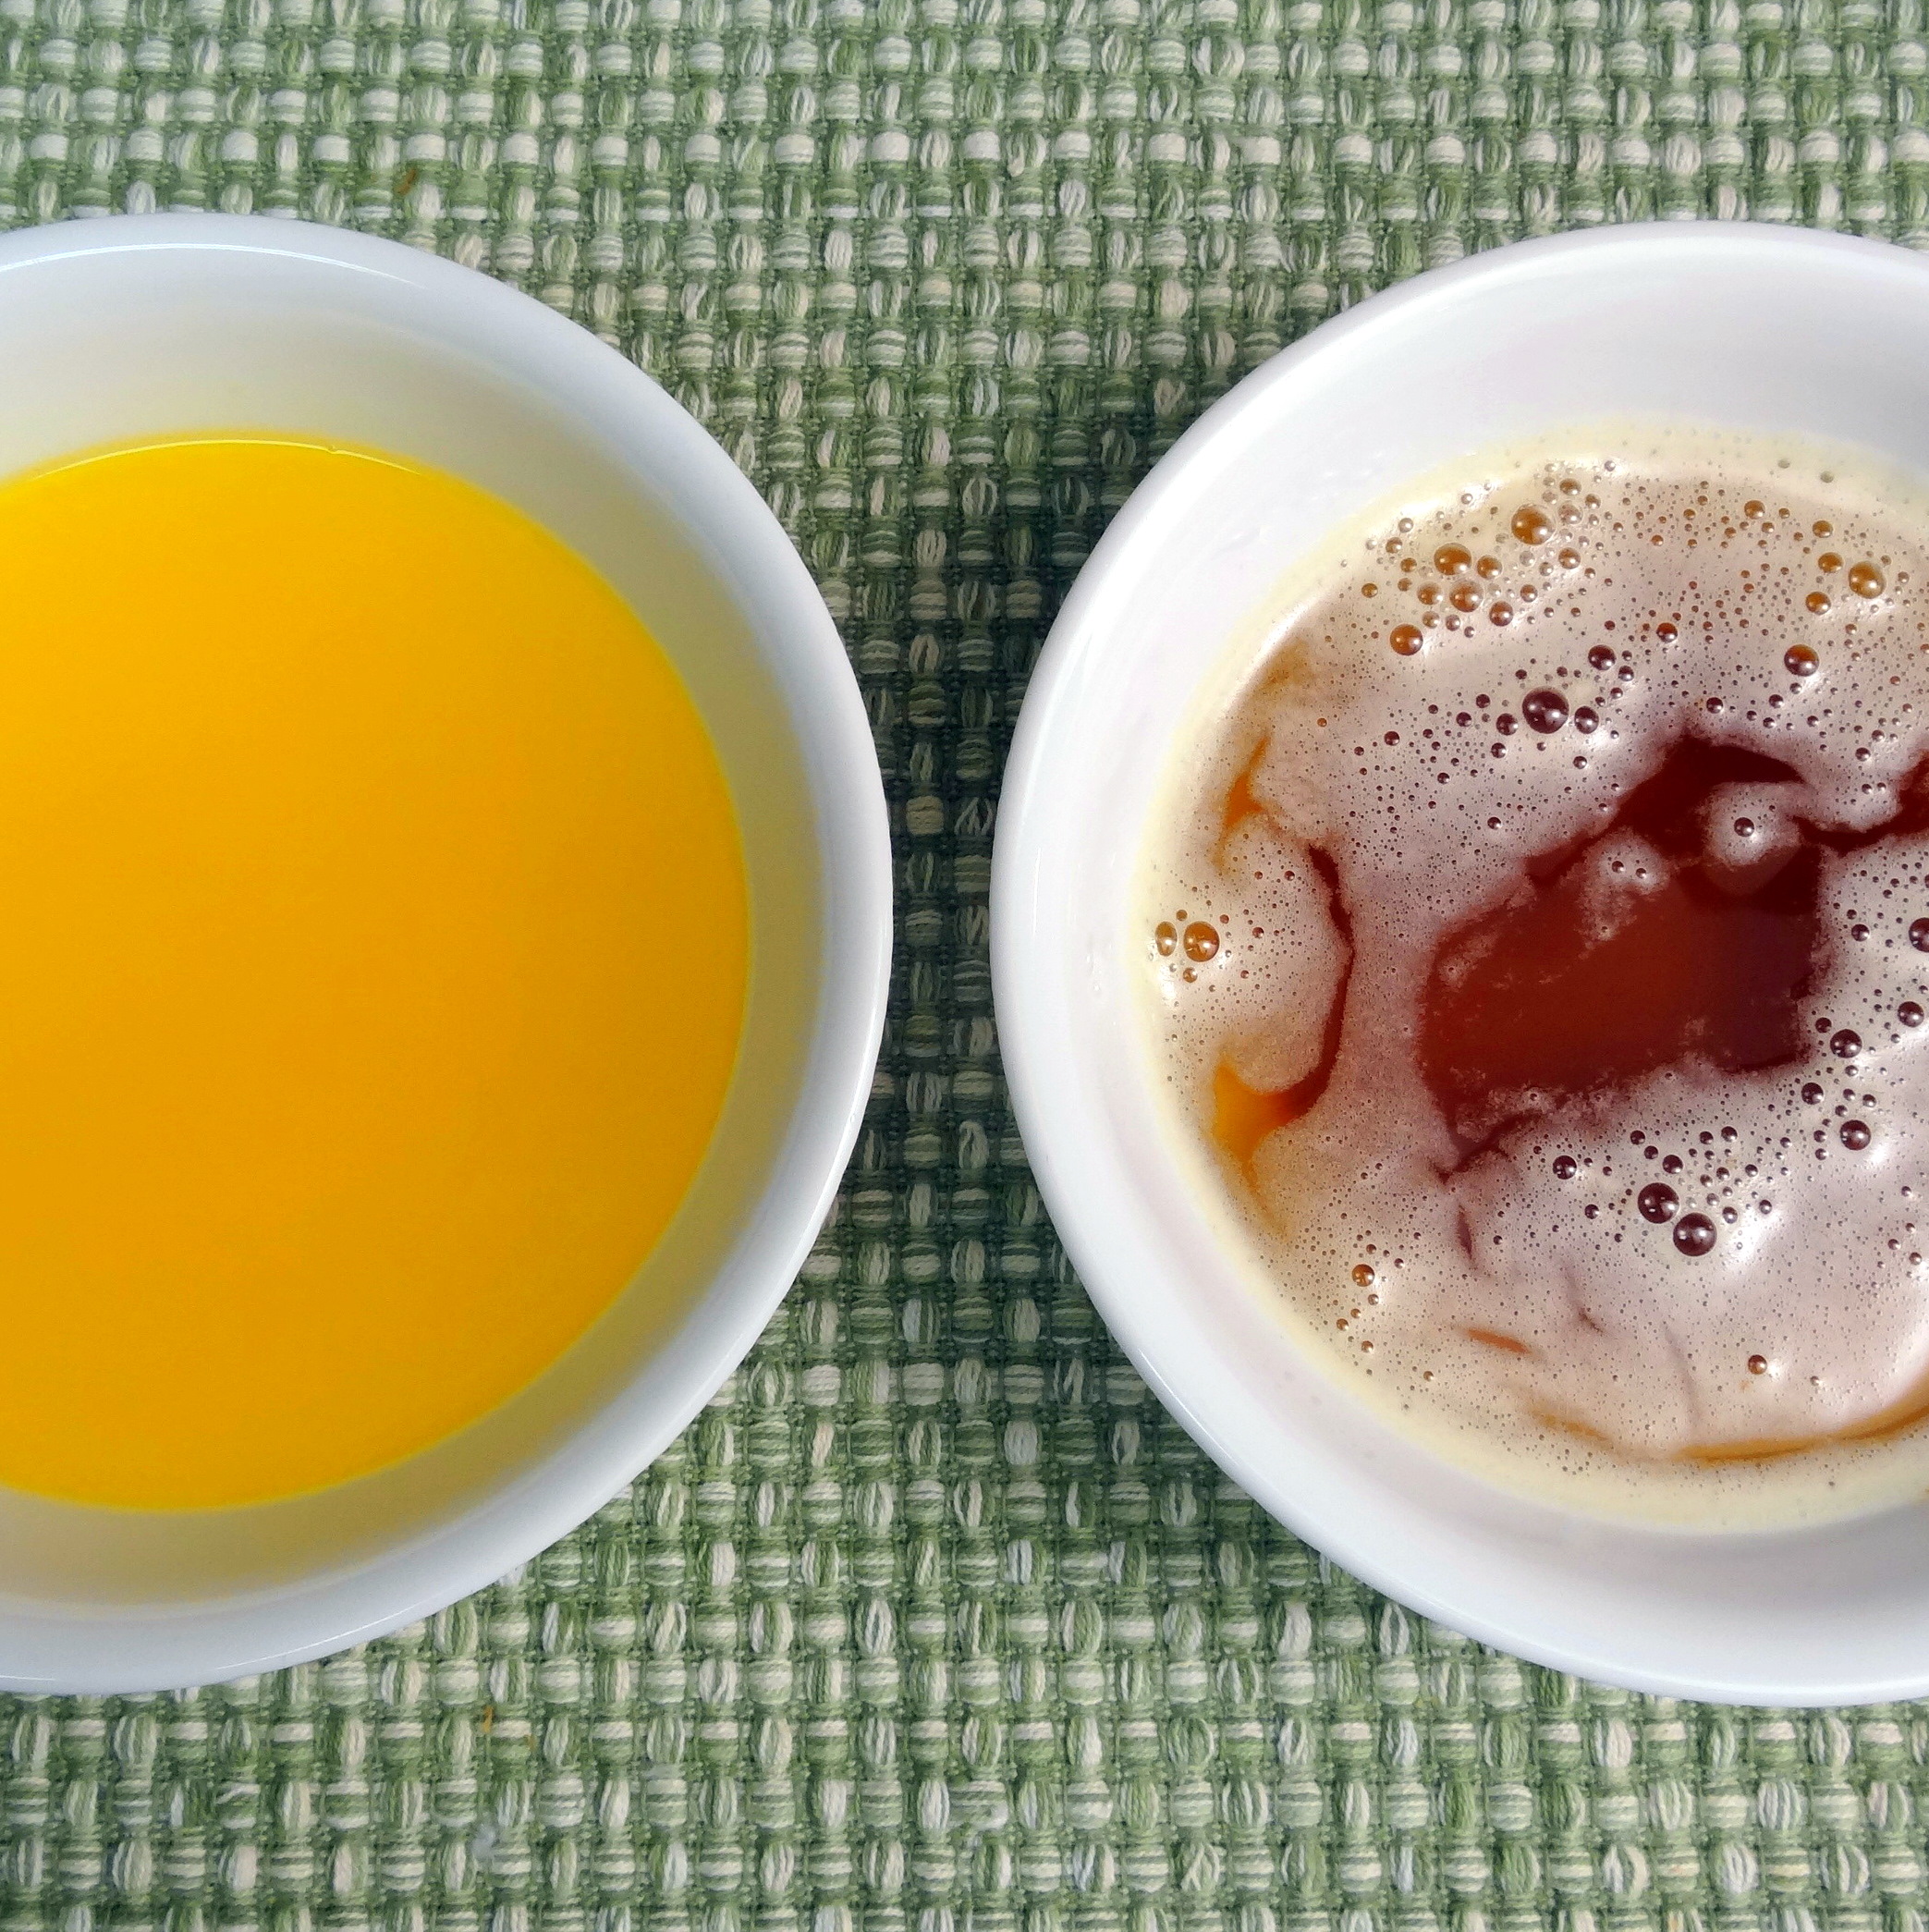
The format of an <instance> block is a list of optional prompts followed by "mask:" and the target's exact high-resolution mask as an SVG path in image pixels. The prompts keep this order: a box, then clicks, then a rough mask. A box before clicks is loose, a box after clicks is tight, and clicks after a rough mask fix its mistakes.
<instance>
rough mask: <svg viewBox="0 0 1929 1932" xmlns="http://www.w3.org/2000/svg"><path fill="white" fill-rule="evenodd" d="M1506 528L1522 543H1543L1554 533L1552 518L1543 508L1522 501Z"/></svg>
mask: <svg viewBox="0 0 1929 1932" xmlns="http://www.w3.org/2000/svg"><path fill="white" fill-rule="evenodd" d="M1508 529H1509V530H1511V531H1512V532H1513V533H1514V534H1515V535H1516V536H1517V537H1519V538H1520V541H1521V542H1522V543H1523V544H1544V543H1545V542H1546V541H1547V539H1548V538H1549V537H1551V536H1552V535H1553V534H1554V519H1553V518H1552V517H1550V516H1549V515H1548V514H1547V512H1546V511H1545V510H1544V509H1537V508H1535V507H1534V506H1533V505H1532V504H1531V503H1523V504H1522V505H1521V506H1520V508H1519V509H1517V510H1516V511H1515V512H1514V520H1513V521H1512V522H1511V523H1509V524H1508Z"/></svg>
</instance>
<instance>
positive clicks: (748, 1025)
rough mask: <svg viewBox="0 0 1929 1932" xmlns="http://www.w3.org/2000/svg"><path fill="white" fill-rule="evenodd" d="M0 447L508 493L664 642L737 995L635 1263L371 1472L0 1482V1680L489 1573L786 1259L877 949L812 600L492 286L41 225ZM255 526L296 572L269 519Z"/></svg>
mask: <svg viewBox="0 0 1929 1932" xmlns="http://www.w3.org/2000/svg"><path fill="white" fill-rule="evenodd" d="M0 369H5V370H6V382H5V383H4V384H0V474H5V473H7V472H11V471H16V470H18V469H20V468H22V467H24V466H26V465H28V464H31V463H35V462H39V461H43V460H45V459H49V458H52V457H55V456H59V455H61V454H63V453H66V452H68V451H72V450H78V449H81V448H85V447H87V446H90V445H96V444H101V443H107V442H116V441H122V440H126V439H128V438H132V437H138V436H141V435H146V434H167V433H170V432H180V431H194V430H204V429H216V428H223V429H226V428H236V427H242V428H255V429H284V430H289V431H299V432H305V433H309V434H324V435H336V436H339V437H341V438H343V439H344V440H348V441H354V442H358V443H363V444H373V445H377V446H381V447H384V448H386V449H389V450H393V451H396V452H398V453H400V454H402V455H406V456H410V457H414V458H417V459H421V460H423V461H426V462H429V463H433V464H436V465H439V466H440V467H442V468H443V469H446V470H448V471H454V472H455V473H456V474H458V475H459V476H463V477H466V478H468V479H470V481H471V482H473V483H478V484H480V485H482V487H483V488H485V489H488V490H492V491H494V493H495V494H496V495H499V496H502V497H504V498H506V499H507V500H508V501H509V502H511V503H513V504H515V505H517V506H518V507H519V508H521V509H522V510H524V511H526V512H527V513H528V514H529V515H530V516H531V517H533V518H534V519H536V520H538V521H539V522H541V523H543V524H545V525H546V526H547V527H548V528H549V529H551V530H553V531H554V532H556V533H557V534H558V535H559V536H561V537H562V538H563V539H564V540H565V541H566V542H568V544H571V545H573V546H574V548H575V549H576V550H577V551H578V552H579V553H580V554H581V555H582V556H585V557H586V558H588V560H589V561H590V562H591V563H592V564H593V565H594V566H595V567H596V568H597V569H600V570H601V571H602V572H603V574H604V577H606V578H607V579H608V580H609V581H610V582H611V583H612V584H614V585H615V586H616V588H617V590H618V591H619V592H621V593H623V594H624V595H625V596H626V597H627V598H628V599H629V602H630V603H631V604H632V605H633V606H634V607H635V609H636V610H637V612H638V614H639V615H640V616H641V618H643V619H644V621H645V622H646V623H647V624H648V625H649V627H650V629H651V630H652V631H653V633H654V634H655V636H656V637H657V638H658V640H659V641H660V642H662V643H663V645H664V647H665V649H666V650H667V651H668V653H669V654H670V655H671V657H672V658H673V659H674V660H675V661H676V663H677V665H678V669H679V670H680V671H681V672H682V674H683V677H684V679H686V681H687V683H688V684H689V686H690V690H691V691H692V693H693V695H694V696H695V698H696V700H697V703H698V705H699V707H700V709H701V710H702V713H703V715H704V718H705V720H706V722H707V723H708V725H709V727H710V728H711V732H712V735H713V737H714V740H715V742H716V745H717V748H718V751H719V752H720V754H721V757H722V760H723V764H724V767H725V771H726V775H727V776H728V778H729V780H730V783H731V787H732V789H733V792H734V794H735V797H736V801H737V805H738V811H739V818H740V821H741V825H742V830H743V836H744V844H745V851H746V857H747V861H748V868H749V874H750V887H751V917H752V925H753V935H752V970H751V995H750V1004H749V1008H748V1011H747V1015H746V1022H745V1033H744V1037H743V1045H742V1049H741V1054H740V1058H739V1073H738V1076H737V1079H736V1081H735V1082H734V1083H733V1086H732V1089H731V1093H730V1096H729V1099H728V1101H727V1103H726V1110H725V1114H724V1117H723V1119H722V1122H721V1123H720V1126H719V1129H718V1132H717V1136H716V1140H715V1143H714V1146H713V1148H712V1151H711V1154H710V1156H708V1158H707V1159H706V1161H705V1164H704V1166H703V1168H702V1171H701V1172H700V1174H699V1176H698V1179H697V1181H696V1183H695V1185H694V1187H693V1189H692V1191H691V1193H690V1197H689V1198H688V1199H687V1200H686V1202H685V1204H684V1205H683V1207H682V1209H681V1210H680V1211H679V1213H678V1217H677V1219H676V1221H675V1222H674V1223H673V1224H672V1226H671V1228H670V1230H669V1231H668V1233H667V1234H666V1235H665V1238H664V1240H663V1241H662V1242H661V1243H660V1244H659V1246H658V1248H657V1250H656V1252H655V1253H653V1254H652V1256H651V1257H650V1259H649V1261H648V1263H647V1264H646V1266H645V1268H644V1270H643V1273H642V1275H641V1276H640V1277H639V1282H640V1283H646V1284H647V1287H646V1288H644V1289H643V1290H641V1291H638V1290H635V1289H633V1290H632V1291H631V1292H630V1293H629V1294H626V1295H625V1296H623V1297H620V1298H619V1299H618V1301H617V1303H616V1305H615V1306H614V1307H613V1308H612V1309H611V1311H610V1312H609V1313H608V1314H606V1315H605V1316H604V1317H603V1318H602V1319H601V1320H600V1321H599V1322H598V1323H597V1324H596V1325H595V1326H594V1327H592V1329H591V1330H590V1332H589V1334H588V1335H587V1336H586V1337H585V1338H584V1339H583V1340H582V1341H581V1342H580V1343H579V1344H578V1345H577V1346H576V1347H575V1348H574V1349H572V1350H571V1351H569V1352H568V1354H566V1355H565V1356H564V1358H563V1359H562V1360H561V1362H559V1363H557V1364H556V1366H555V1367H554V1368H553V1369H552V1370H550V1371H549V1372H548V1373H547V1374H545V1375H544V1376H542V1377H541V1378H540V1379H539V1380H538V1381H537V1382H536V1383H535V1384H534V1385H533V1387H532V1388H530V1389H528V1390H526V1391H525V1392H524V1393H523V1394H522V1395H520V1396H518V1397H517V1398H515V1399H514V1400H512V1401H510V1402H508V1403H507V1404H506V1405H504V1407H502V1408H501V1409H499V1410H497V1411H496V1412H494V1413H493V1414H491V1415H490V1416H488V1417H486V1418H485V1419H484V1420H483V1421H482V1422H481V1423H478V1424H476V1425H474V1426H472V1427H470V1428H469V1429H467V1430H464V1431H463V1432H462V1433H461V1434H459V1435H458V1436H457V1437H453V1438H451V1439H450V1440H449V1441H447V1442H446V1443H443V1444H441V1445H439V1446H437V1447H436V1448H434V1449H430V1450H428V1451H425V1452H424V1453H423V1454H421V1455H420V1456H417V1457H414V1458H412V1459H411V1460H409V1461H407V1462H404V1463H402V1464H400V1465H398V1466H397V1468H395V1469H392V1470H389V1471H386V1472H384V1473H380V1474H377V1475H374V1476H370V1477H367V1478H364V1479H362V1480H360V1481H358V1482H354V1483H349V1484H346V1485H343V1486H339V1487H337V1488H335V1489H331V1490H328V1491H325V1492H324V1493H322V1494H320V1495H316V1496H311V1497H306V1498H298V1499H296V1500H293V1501H287V1502H280V1503H275V1504H270V1505H266V1506H262V1507H259V1508H253V1509H243V1510H205V1511H193V1512H181V1513H170V1514H145V1513H142V1512H140V1511H132V1510H127V1511H123V1510H94V1509H81V1508H76V1507H69V1506H66V1505H61V1504H55V1503H51V1502H47V1501H45V1500H42V1499H36V1498H31V1497H26V1496H21V1495H18V1494H7V1493H4V1492H0V1685H4V1686H6V1687H8V1688H12V1689H18V1690H36V1691H43V1690H90V1691H114V1690H136V1689H152V1688H159V1687H165V1686H173V1685H181V1684H188V1683H192V1682H196V1681H205V1680H208V1679H211V1678H220V1677H229V1676H235V1675H238V1674H240V1673H242V1672H245V1671H250V1670H256V1669H265V1668H267V1667H269V1666H272V1665H277V1664H285V1663H290V1662H294V1661H297V1660H299V1659H300V1658H303V1657H314V1656H318V1655H320V1654H322V1653H324V1652H326V1651H330V1650H334V1649H337V1648H339V1647H340V1646H341V1645H346V1644H349V1643H352V1642H355V1641H358V1640H360V1639H362V1638H366V1637H372V1636H375V1635H378V1634H380V1633H381V1632H385V1631H388V1630H392V1629H394V1628H395V1627H397V1625H398V1624H401V1623H404V1622H407V1621H409V1620H410V1619H412V1618H415V1617H418V1616H421V1615H423V1614H424V1613H426V1612H428V1611H430V1610H433V1609H435V1608H439V1607H440V1606H441V1605H443V1604H446V1603H447V1602H449V1601H451V1600H452V1599H453V1598H455V1597H457V1596H461V1595H463V1594H464V1593H466V1592H468V1591H470V1590H473V1589H476V1588H479V1587H480V1586H482V1584H487V1583H489V1582H491V1581H492V1580H494V1578H496V1577H498V1576H500V1575H502V1574H503V1573H504V1572H505V1571H508V1570H510V1569H512V1568H514V1567H515V1565H516V1564H518V1563H519V1562H521V1561H523V1560H524V1559H527V1558H529V1557H531V1556H532V1555H534V1554H535V1553H536V1551H538V1550H540V1549H541V1548H543V1546H544V1545H546V1544H548V1543H550V1542H552V1541H554V1540H555V1539H556V1537H557V1536H560V1535H563V1534H565V1533H566V1532H567V1531H568V1530H569V1529H570V1528H572V1527H573V1526H574V1525H575V1524H576V1523H578V1522H580V1521H581V1520H582V1519H583V1518H584V1517H586V1516H588V1515H589V1514H591V1513H592V1511H593V1510H596V1509H598V1508H599V1507H600V1506H601V1505H602V1504H603V1503H604V1502H605V1501H606V1500H607V1499H608V1498H610V1497H611V1496H612V1495H613V1494H615V1493H616V1491H617V1490H618V1489H619V1488H621V1486H623V1485H624V1484H625V1483H626V1482H628V1481H629V1478H630V1477H632V1476H633V1475H635V1473H637V1472H638V1471H639V1470H640V1469H641V1468H642V1466H643V1465H644V1464H645V1463H646V1462H647V1461H649V1460H650V1459H651V1457H653V1455H655V1454H656V1453H657V1452H658V1451H659V1450H660V1449H663V1448H664V1447H665V1445H666V1444H667V1443H668V1442H669V1440H670V1438H671V1437H673V1436H674V1435H675V1434H676V1432H677V1431H678V1429H679V1428H681V1427H682V1426H683V1425H684V1424H685V1423H687V1422H688V1421H689V1420H690V1417H691V1416H692V1415H693V1414H694V1413H695V1412H696V1411H697V1410H698V1408H699V1407H700V1406H701V1405H702V1403H703V1402H704V1401H705V1400H707V1399H708V1398H709V1397H710V1396H711V1395H712V1394H713V1393H714V1391H715V1390H716V1388H717V1387H718V1386H719V1384H720V1383H721V1382H722V1381H723V1380H724V1378H725V1376H726V1375H727V1374H728V1373H729V1371H730V1370H731V1369H732V1368H733V1367H734V1366H735V1365H736V1363H738V1362H739V1360H740V1359H741V1357H742V1355H743V1354H744V1351H746V1350H747V1349H748V1348H749V1347H750V1345H751V1342H752V1341H753V1340H754V1339H756V1336H757V1333H758V1331H759V1329H760V1328H761V1327H763V1324H764V1323H765V1321H767V1320H768V1318H769V1316H770V1314H771V1313H772V1311H773V1310H774V1309H775V1306H776V1303H777V1302H778V1301H779V1299H780V1298H781V1297H782V1295H783V1293H784V1291H785V1290H786V1288H787V1286H788V1284H789V1282H790V1280H791V1278H792V1277H793V1275H794V1274H795V1272H796V1270H797V1267H798V1266H799V1264H800V1261H801V1260H802V1258H803V1256H804V1253H805V1252H806V1251H807V1249H808V1247H809V1245H810V1243H811V1241H812V1237H813V1236H814V1234H815V1232H816V1230H817V1229H818V1226H819V1225H820V1223H821V1221H822V1219H823V1217H824V1212H825V1210H826V1208H827V1207H828V1205H829V1203H830V1199H831V1195H832V1192H833V1191H834V1189H835V1188H836V1182H837V1179H838V1176H839V1174H840V1173H841V1171H842V1169H843V1166H844V1162H845V1160H846V1158H847V1156H849V1151H850V1147H851V1143H852V1142H853V1140H854V1138H855V1136H856V1132H857V1128H858V1124H859V1120H860V1118H861V1109H862V1107H863V1104H864V1101H865V1098H866V1096H867V1094H868V1092H869V1088H870V1081H871V1075H872V1070H873V1063H874V1061H875V1058H876V1054H877V1044H878V1039H879V1034H880V1031H881V1028H882V1025H883V1018H884V1004H885V991H886V982H887V977H888V965H889V950H890V904H891V872H890V850H889V841H888V836H887V828H886V822H885V805H884V795H883V789H882V787H881V785H880V783H879V778H878V770H877V762H876V756H875V753H874V752H873V747H872V742H871V734H870V730H869V728H868V726H867V723H866V720H865V716H864V712H863V706H862V703H861V700H860V698H859V695H858V691H857V686H856V682H855V680H854V679H853V678H852V677H851V674H850V670H849V666H848V664H847V663H846V660H845V656H844V653H843V650H842V648H841V646H840V644H839V642H838V638H837V633H836V628H835V627H834V625H833V624H832V622H831V619H830V616H829V614H828V613H827V612H826V610H825V609H824V603H823V600H822V599H821V598H820V597H819V595H818V593H817V590H816V587H815V586H814V585H813V584H812V581H811V579H810V576H809V574H808V573H807V572H806V571H805V569H804V567H803V565H802V563H801V562H800V560H799V558H798V556H797V554H796V552H795V551H794V550H793V549H792V548H791V545H790V543H789V541H788V539H787V537H786V536H785V534H784V532H783V530H782V529H781V527H780V526H779V525H778V523H777V521H776V520H775V518H774V517H773V516H772V515H771V513H770V511H769V510H768V509H767V508H766V507H765V506H764V504H763V500H762V499H761V498H760V497H759V496H758V495H757V493H756V491H755V490H754V489H753V488H752V487H751V484H750V483H748V482H746V481H745V479H744V478H743V477H742V476H741V475H740V474H739V472H738V471H737V470H736V469H735V468H734V467H733V466H732V464H731V463H730V461H729V459H727V458H726V456H725V455H724V453H723V451H722V450H721V449H719V448H718V447H717V446H716V445H715V444H714V442H713V441H712V440H711V439H710V437H709V436H708V435H706V434H704V432H703V431H702V428H701V427H700V426H699V425H698V424H697V423H696V422H695V421H694V420H693V419H692V418H691V417H690V415H688V414H687V413H686V412H685V411H684V410H681V409H680V408H678V405H677V404H676V403H674V402H673V401H671V399H670V398H669V397H667V396H666V395H665V393H664V392H663V391H662V390H661V389H659V388H658V387H657V386H656V385H655V384H654V383H653V382H651V381H650V380H649V378H648V377H646V376H644V375H642V374H641V373H640V372H639V371H638V370H636V369H635V368H634V367H633V366H631V365H630V364H629V363H628V362H626V361H624V360H623V359H622V358H621V357H620V356H618V355H617V354H616V353H615V351H614V350H612V349H609V348H605V347H604V346H603V345H602V344H601V343H599V342H597V341H596V340H594V338H593V337H592V336H589V335H587V334H586V333H584V332H583V331H582V330H581V329H579V328H577V327H576V326H575V325H574V324H570V323H568V322H566V321H565V320H563V318H562V317H560V316H558V315H556V314H554V313H552V312H550V311H549V310H547V309H545V308H543V306H542V305H541V304H540V303H538V302H536V301H533V300H530V299H529V298H528V297H525V296H522V295H519V294H517V293H515V292H514V291H512V290H510V289H508V288H506V287H501V286H500V285H498V284H496V283H494V282H491V281H489V280H487V279H486V278H485V277H483V276H482V275H473V274H471V273H470V272H469V271H468V270H466V269H461V268H457V267H454V266H452V265H451V264H449V263H446V262H440V261H436V260H434V259H433V258H432V257H428V256H424V255H421V254H419V253H417V252H415V251H412V250H409V249H405V248H402V247H399V246H397V245H396V244H393V243H390V242H385V241H376V240H371V239H369V238H365V237H361V236H356V235H349V234H343V233H339V232H336V231H331V230H328V229H324V228H318V227H311V226H305V225H302V224H298V223H293V222H284V221H275V220H268V219H257V218H248V217H232V216H225V215H161V216H148V217H140V218H134V219H127V220H111V221H98V222H83V223H75V224H70V225H67V226H60V227H48V228H40V229H36V230H32V231H30V232H27V233H23V234H18V235H14V236H10V237H8V238H6V239H4V240H0ZM289 542H290V553H289V555H290V562H291V567H292V568H294V569H297V570H299V568H300V567H301V564H302V562H303V556H302V551H301V540H300V532H299V530H291V531H290V532H289ZM311 567H312V568H313V569H316V570H318V571H319V570H322V569H328V568H330V567H331V566H330V563H329V560H328V559H326V558H324V557H316V558H313V559H311ZM665 1296H668V1297H671V1298H673V1299H676V1300H678V1301H680V1304H681V1305H682V1306H683V1307H684V1308H685V1309H686V1310H687V1312H686V1314H684V1315H683V1316H682V1317H681V1318H680V1319H679V1320H678V1322H677V1323H676V1324H675V1325H674V1326H673V1327H671V1328H670V1329H669V1331H668V1332H663V1331H661V1330H660V1329H658V1328H654V1327H653V1326H652V1323H651V1320H650V1316H649V1311H650V1309H651V1307H652V1306H653V1305H661V1303H662V1301H663V1299H664V1297H665ZM76 1400H85V1394H84V1391H81V1390H77V1391H76Z"/></svg>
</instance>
